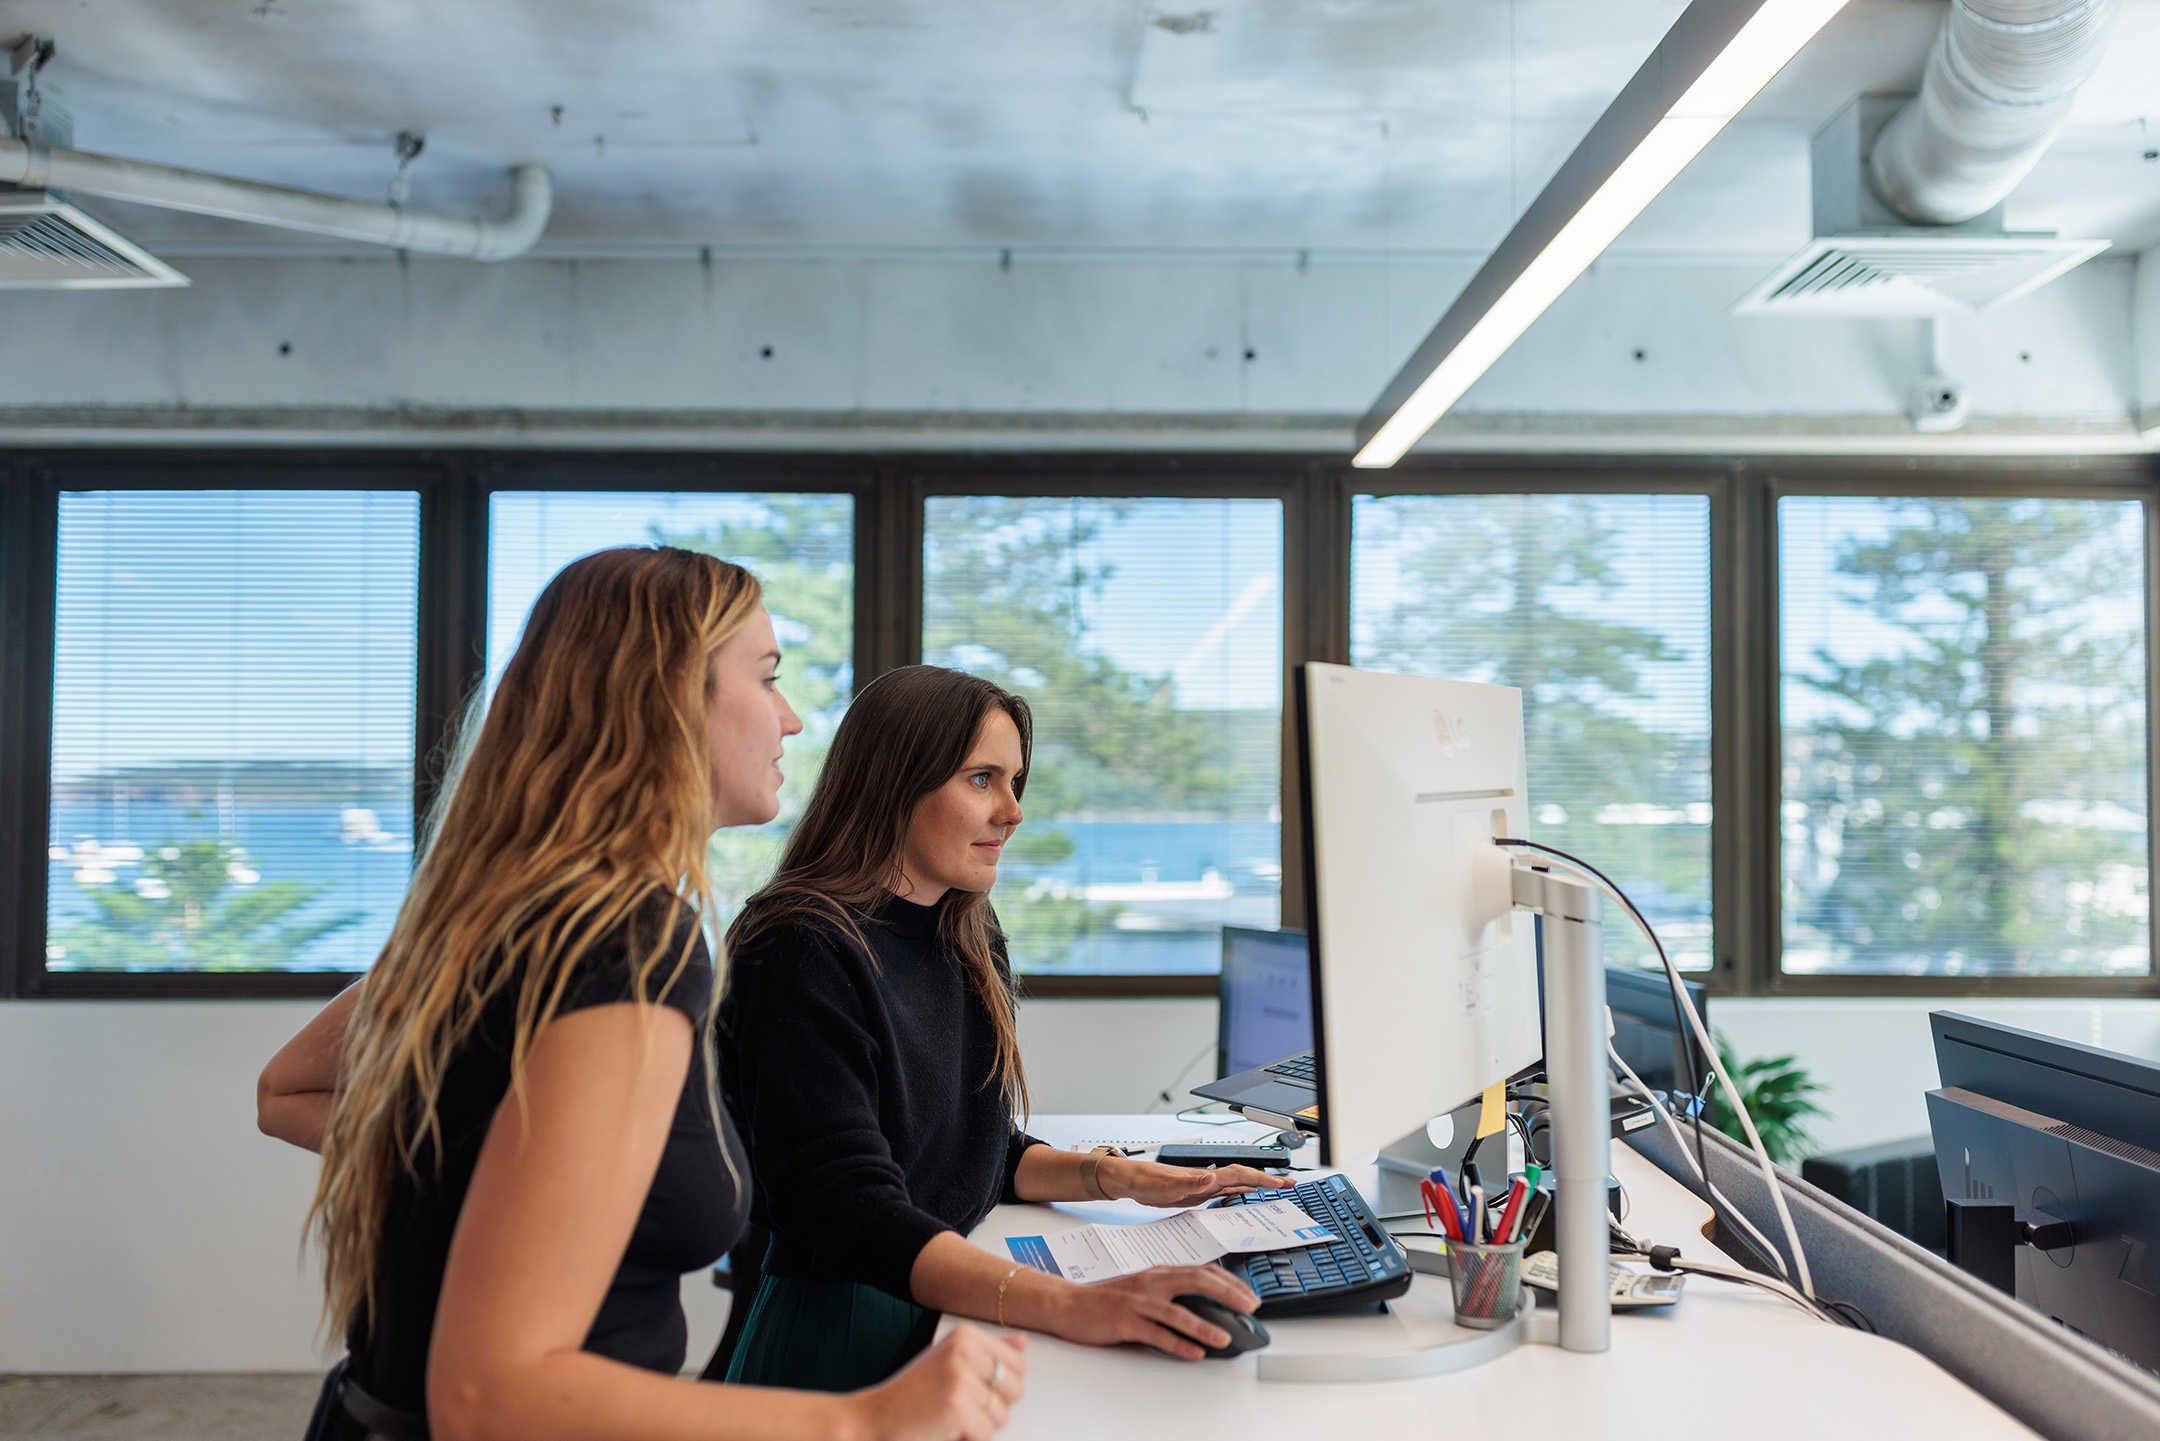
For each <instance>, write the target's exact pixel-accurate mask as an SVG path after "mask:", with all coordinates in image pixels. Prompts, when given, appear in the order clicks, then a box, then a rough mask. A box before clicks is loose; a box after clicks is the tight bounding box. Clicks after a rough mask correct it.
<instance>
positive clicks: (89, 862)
mask: <svg viewBox="0 0 2160 1441" xmlns="http://www.w3.org/2000/svg"><path fill="white" fill-rule="evenodd" d="M59 512H60V513H59V549H58V557H57V560H58V594H57V616H56V621H57V644H56V649H55V653H54V666H53V685H54V693H53V704H54V710H53V735H52V742H53V744H52V806H51V812H50V828H49V837H50V841H49V846H50V849H49V870H48V885H47V901H46V920H47V927H46V935H47V944H46V964H47V967H48V968H49V969H51V970H56V971H77V970H143V971H156V970H186V971H205V970H213V971H214V970H227V971H231V970H360V969H364V968H365V967H366V966H367V965H368V964H369V963H370V962H372V961H373V960H374V957H375V954H376V952H377V950H378V949H379V948H380V947H381V945H382V942H383V939H384V938H385V936H386V935H387V934H388V932H389V928H390V923H391V921H392V919H393V918H394V917H395V915H396V912H397V907H398V904H399V901H400V900H401V898H402V897H403V895H404V892H405V885H406V879H407V873H408V869H409V866H410V863H411V858H412V855H411V853H412V765H413V743H414V742H413V737H414V712H413V685H414V674H415V668H416V649H415V646H416V614H417V612H416V598H417V564H418V556H419V529H418V526H419V501H418V497H417V496H415V495H414V494H413V493H412V492H409V491H270V490H248V491H200V490H195V491H181V490H170V491H167V490H124V491H89V492H74V493H67V494H63V495H62V496H61V497H60V503H59Z"/></svg>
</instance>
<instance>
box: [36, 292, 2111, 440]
mask: <svg viewBox="0 0 2160 1441" xmlns="http://www.w3.org/2000/svg"><path fill="white" fill-rule="evenodd" d="M1778 258H1779V257H1775V256H1769V257H1760V258H1738V259H1736V258H1731V257H1722V258H1721V257H1714V256H1713V257H1695V258H1690V257H1670V256H1668V257H1658V256H1634V257H1612V258H1608V259H1607V260H1604V261H1601V262H1600V263H1599V264H1598V265H1597V266H1596V267H1594V268H1593V269H1592V270H1591V271H1590V272H1589V273H1588V274H1586V275H1585V276H1584V277H1583V279H1582V280H1580V281H1579V282H1577V284H1576V285H1575V286H1574V287H1573V288H1572V289H1571V290H1570V291H1569V292H1568V293H1567V294H1566V295H1565V296H1563V297H1562V298H1561V300H1560V302H1559V303H1558V304H1557V305H1555V306H1554V308H1553V310H1552V311H1551V313H1550V314H1548V315H1547V316H1546V317H1545V318H1544V319H1542V320H1541V321H1540V322H1539V323H1538V324H1537V325H1535V326H1534V327H1533V328H1532V329H1531V330H1530V332H1529V333H1528V334H1527V335H1526V336H1525V337H1524V339H1523V340H1522V341H1521V342H1520V343H1519V344H1518V345H1517V346H1516V347H1515V348H1514V349H1513V350H1512V351H1510V352H1509V354H1508V355H1506V356H1505V357H1503V358H1502V360H1501V361H1500V362H1499V364H1497V365H1496V366H1495V367H1494V368H1493V370H1492V372H1491V373H1490V374H1489V375H1488V376H1487V377H1486V378H1485V379H1484V380H1482V381H1480V382H1479V383H1478V385H1477V386H1475V387H1474V388H1473V389H1472V390H1471V392H1470V393H1469V395H1468V396H1467V397H1466V399H1465V401H1464V403H1463V405H1462V406H1461V407H1460V409H1459V411H1458V412H1457V413H1456V414H1455V415H1453V416H1451V417H1449V418H1448V420H1447V421H1445V422H1444V423H1443V426H1442V428H1441V431H1440V432H1439V433H1438V435H1439V443H1442V444H1455V445H1458V446H1463V445H1477V446H1480V447H1491V446H1515V445H1529V444H1544V445H1547V446H1552V445H1558V444H1565V445H1568V446H1571V447H1574V448H1581V447H1582V446H1583V445H1585V444H1586V443H1602V444H1605V445H1607V446H1621V447H1635V448H1643V447H1652V448H1654V447H1657V446H1668V447H1669V446H1673V445H1676V444H1677V445H1681V446H1687V445H1690V444H1694V445H1701V444H1707V443H1710V442H1713V441H1714V442H1717V443H1719V444H1729V443H1734V442H1736V441H1741V442H1745V443H1748V444H1753V445H1758V446H1760V445H1775V446H1779V447H1782V448H1785V449H1795V448H1798V449H1805V448H1809V447H1811V446H1820V445H1824V444H1830V443H1839V442H1842V443H1845V444H1851V443H1853V442H1854V441H1856V440H1863V441H1866V442H1868V443H1869V444H1871V445H1873V446H1875V447H1876V448H1882V447H1883V446H1884V445H1892V446H1895V445H1898V444H1908V443H1910V444H1919V443H1920V442H1919V441H1918V440H1916V439H1915V437H1913V436H1912V435H1911V434H1910V431H1909V427H1908V426H1907V424H1906V422H1905V420H1904V418H1903V417H1904V410H1905V406H1906V403H1907V397H1908V394H1909V392H1910V390H1911V388H1912V385H1913V383H1914V382H1915V380H1916V379H1917V378H1918V376H1919V374H1920V373H1921V370H1922V368H1923V365H1924V361H1925V356H1924V353H1923V330H1922V326H1921V323H1920V322H1918V321H1911V320H1783V319H1779V320H1771V319H1760V318H1735V317H1733V316H1731V315H1730V314H1728V309H1727V308H1728V306H1729V305H1730V303H1731V302H1732V301H1733V300H1734V299H1735V298H1737V297H1738V296H1739V295H1740V294H1741V293H1742V292H1744V291H1745V290H1746V289H1747V288H1748V287H1749V286H1750V285H1751V284H1753V283H1754V282H1755V281H1756V280H1757V279H1759V278H1760V277H1761V276H1762V275H1763V274H1764V273H1765V272H1766V271H1767V270H1768V269H1769V268H1770V266H1771V265H1772V264H1773V263H1774V261H1775V260H1776V259H1778ZM1472 267H1473V258H1471V257H1459V256H1446V255H1423V256H1418V255H1412V256H1401V257H1392V258H1390V257H1376V256H1371V255H1351V254H1325V253H1323V254H1319V255H1313V256H1308V257H1306V258H1305V260H1304V261H1302V262H1301V261H1300V260H1299V258H1298V256H1297V255H1296V254H1295V253H1292V252H1280V253H1252V254H1236V255H1219V254H1198V253H1196V254H1191V255H1182V256H1181V255H1177V254H1174V253H1171V254H1166V253H1158V252H1149V253H1139V254H1129V255H1118V254H1108V255H1095V256H1084V255H1082V256H1076V255H1071V254H1056V253H1053V254H1048V255H1030V254H1026V253H1022V254H1021V255H1019V256H1017V257H1015V258H1014V260H1013V261H1012V263H1011V265H1010V267H1009V268H1007V267H1005V266H1003V265H1001V263H1000V261H999V259H998V257H997V255H996V253H995V252H976V253H932V254H927V255H925V254H919V253H916V254H911V253H907V252H897V253H884V254H879V253H860V254H857V253H832V254H824V253H819V252H806V253H803V254H798V255H792V256H791V255H787V254H784V253H773V254H766V253H758V254H753V255H750V256H730V255H725V254H721V255H717V256H716V257H715V258H714V259H713V260H712V261H711V262H710V263H701V262H700V261H699V260H697V259H695V258H683V259H638V260H628V259H604V258H596V259H580V260H571V259H561V260H529V261H520V262H512V263H507V264H503V265H496V266H483V265H473V264H466V263H459V262H454V261H446V260H427V259H415V260H413V261H411V262H410V263H409V264H404V263H400V262H398V261H397V260H395V259H394V258H388V257H375V258H354V259H301V258H284V259H242V258H232V257H196V258H192V259H189V260H188V262H187V268H188V270H189V271H190V272H191V273H192V275H193V276H194V280H195V284H194V285H193V287H192V288H190V289H186V290H157V291H104V292H72V293H52V292H42V293H40V292H14V293H0V333H4V334H5V335H6V336H7V344H6V345H5V346H4V347H0V438H6V437H10V436H12V437H36V436H53V435H60V436H73V437H75V438H79V439H92V440H94V439H105V438H109V437H110V435H111V434H113V433H116V432H117V433H121V434H125V433H130V432H135V433H140V432H142V431H143V430H144V429H145V428H148V429H149V430H150V431H152V432H158V433H161V431H179V432H201V431H205V430H208V431H212V432H218V433H226V432H230V433H235V434H239V435H243V436H248V435H254V436H258V437H259V436H261V435H263V434H264V433H266V432H267V433H269V434H272V435H285V434H289V433H292V432H294V431H298V432H301V433H308V434H317V435H320V434H323V433H329V434H336V435H357V436H367V437H373V438H377V439H396V438H398V437H400V436H408V437H419V438H427V439H432V440H446V439H447V440H451V441H457V440H484V441H488V442H490V443H517V442H518V441H519V440H521V439H525V440H530V439H533V438H536V437H548V436H552V437H557V438H560V437H561V436H563V435H565V434H569V435H571V436H572V437H576V436H580V435H589V436H593V437H599V438H605V437H607V436H610V435H613V436H616V437H618V438H620V437H623V436H628V437H630V438H631V439H632V440H636V441H642V442H646V443H661V444H665V443H674V444H773V443H788V442H789V441H790V440H791V439H792V440H795V441H798V442H800V441H801V440H802V438H803V436H804V434H806V433H807V434H808V435H809V436H810V437H811V441H812V442H813V443H823V444H826V445H832V444H836V443H847V442H848V440H849V439H850V438H851V437H852V439H853V440H854V441H855V442H856V443H864V442H865V440H866V439H867V442H868V443H881V442H891V441H893V440H894V439H895V437H897V438H898V439H899V440H901V441H904V440H905V439H906V438H907V436H908V435H909V434H911V433H912V434H915V435H917V436H921V435H922V434H923V433H924V432H928V433H929V434H928V439H929V440H934V441H936V442H937V443H945V444H950V443H953V440H952V438H953V436H955V435H957V436H960V437H963V438H965V437H967V436H970V435H973V436H977V437H980V436H981V435H982V434H983V433H984V430H985V427H986V426H987V427H988V428H989V429H991V430H997V429H998V428H999V427H1002V428H1003V432H1004V433H1005V435H1006V439H1005V441H1004V443H1007V444H1013V443H1025V444H1030V445H1034V446H1046V445H1071V444H1076V443H1077V444H1100V443H1102V441H1103V438H1104V436H1105V435H1106V434H1107V435H1109V436H1111V437H1113V438H1114V437H1115V435H1116V434H1118V433H1119V432H1121V431H1125V432H1136V433H1138V434H1139V435H1140V437H1141V440H1142V442H1143V443H1161V436H1162V433H1163V430H1164V428H1165V427H1168V428H1169V429H1170V430H1171V431H1173V432H1175V431H1177V430H1179V428H1180V427H1182V428H1183V430H1184V431H1185V432H1187V433H1189V434H1192V435H1196V436H1197V435H1201V434H1212V435H1214V436H1215V440H1216V443H1218V444H1221V443H1243V444H1253V443H1259V444H1267V443H1271V440H1270V438H1271V437H1273V438H1274V440H1273V443H1282V437H1283V436H1284V435H1288V436H1289V437H1290V439H1291V440H1293V441H1294V442H1295V443H1300V444H1305V445H1314V444H1321V443H1325V444H1327V445H1341V444H1345V443H1347V438H1348V436H1347V428H1348V425H1349V424H1350V422H1351V421H1353V420H1354V419H1355V418H1356V417H1357V416H1358V415H1359V414H1361V413H1362V412H1363V411H1364V409H1365V407H1366V406H1367V405H1368V404H1369V403H1370V402H1371V400H1372V398H1373V397H1374V395H1375V394H1376V393H1377V391H1378V390H1379V388H1380V386H1381V384H1382V383H1383V382H1384V381H1385V380H1386V379H1387V378H1388V377H1389V376H1390V375H1391V374H1392V373H1393V372H1394V370H1395V368H1396V367H1397V366H1398V365H1399V364H1400V363H1401V362H1402V360H1403V358H1404V356H1405V355H1406V354H1407V353H1408V352H1409V350H1410V349H1411V348H1412V347H1413V346H1414V345H1415V344H1416V342H1417V341H1418V340H1419V339H1420V338H1421V337H1422V335H1423V333H1424V331H1425V330H1426V329H1427V327H1429V326H1430V325H1431V324H1432V323H1433V321H1434V320H1435V319H1437V317H1438V316H1439V314H1440V312H1441V311H1442V310H1443V309H1444V308H1445V305H1446V303H1447V301H1448V300H1449V299H1450V298H1451V297H1452V295H1453V293H1454V291H1455V290H1456V289H1457V288H1458V287H1459V286H1460V285H1461V284H1462V283H1463V281H1464V280H1466V279H1467V278H1468V276H1469V274H1470V273H1471V270H1472ZM2134 274H2135V266H2134V264H2133V262H2132V261H2131V260H2129V259H2128V258H2119V259H2118V258H2109V257H2103V258H2101V259H2098V260H2095V261H2093V262H2091V263H2089V264H2087V265H2085V266H2083V267H2081V268H2079V269H2078V270H2076V271H2073V272H2072V273H2071V274H2070V275H2068V276H2066V277H2064V278H2063V279H2061V280H2059V281H2057V282H2055V283H2054V284H2052V285H2049V286H2047V287H2045V288H2043V289H2042V290H2040V291H2039V292H2037V293H2035V294H2034V295H2032V296H2029V297H2027V298H2025V299H2024V300H2021V301H2018V302H2016V303H2014V304H2012V305H2009V306H2005V307H2003V308H2002V309H2001V310H1999V311H1997V312H1994V313H1991V314H1989V315H1986V316H1977V317H1966V318H1962V319H1959V320H1954V321H1947V322H1945V324H1944V337H1943V346H1944V355H1945V360H1946V362H1947V364H1948V366H1949V368H1950V369H1951V370H1952V371H1953V372H1954V373H1955V374H1957V375H1959V376H1960V377H1961V378H1963V379H1964V380H1965V381H1966V382H1967V385H1968V387H1969V390H1970V393H1971V396H1972V404H1973V410H1974V415H1975V419H1974V421H1973V423H1972V424H1971V426H1970V427H1968V431H1967V433H1966V434H1964V435H1963V436H1959V437H1952V438H1951V439H1950V440H1949V441H1947V442H1944V441H1937V440H1928V441H1926V442H1925V443H1926V444H1927V445H1929V446H1937V447H1939V446H1941V445H1951V446H1957V445H1968V446H1969V445H1977V444H1982V443H1986V444H1990V445H1994V446H1997V447H2001V446H2009V447H2011V448H2018V447H2021V446H2023V447H2031V446H2037V445H2043V444H2044V445H2046V446H2048V447H2050V448H2057V449H2060V448H2063V447H2066V446H2067V447H2070V448H2091V447H2094V446H2115V447H2120V446H2122V445H2124V444H2126V443H2131V440H2130V438H2131V437H2132V431H2131V429H2130V423H2129V416H2130V412H2131V409H2132V402H2133V391H2134V386H2135V384H2136V380H2135V377H2134V366H2133V361H2132V339H2131V321H2130V316H2131V308H2132V306H2131V302H2132V293H2131V292H2132V283H2133V276H2134ZM767 347H770V348H771V350H772V355H771V357H770V358H769V359H768V358H766V357H765V356H764V354H763V352H764V350H765V349H766V348H767ZM1637 351H1640V352H1641V353H1642V358H1641V359H1640V360H1638V359H1636V358H1635V356H1636V352H1637ZM1248 352H1250V353H1251V356H1252V358H1251V359H1249V360H1248V359H1247V358H1246V355H1247V353H1248ZM865 426H868V427H870V432H871V433H870V434H869V435H868V436H867V437H865V436H864V435H863V434H862V428H863V427H865ZM881 427H882V428H881Z"/></svg>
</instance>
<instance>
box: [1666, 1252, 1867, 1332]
mask: <svg viewBox="0 0 2160 1441" xmlns="http://www.w3.org/2000/svg"><path fill="white" fill-rule="evenodd" d="M1672 1268H1673V1269H1674V1270H1675V1271H1678V1272H1680V1273H1681V1274H1683V1275H1688V1276H1708V1277H1710V1278H1712V1279H1713V1280H1718V1281H1736V1282H1738V1283H1739V1284H1741V1285H1743V1286H1760V1287H1762V1288H1763V1289H1764V1290H1765V1291H1768V1292H1770V1293H1771V1294H1772V1295H1775V1296H1782V1297H1784V1298H1785V1299H1786V1300H1788V1301H1790V1302H1792V1303H1793V1304H1794V1305H1795V1306H1798V1307H1799V1308H1800V1309H1801V1310H1803V1311H1805V1312H1807V1313H1808V1314H1809V1315H1810V1316H1813V1317H1814V1318H1815V1319H1816V1320H1818V1321H1828V1320H1830V1317H1828V1316H1825V1315H1824V1314H1823V1311H1822V1307H1820V1306H1819V1305H1816V1304H1815V1303H1813V1302H1811V1301H1809V1300H1808V1298H1807V1297H1805V1296H1803V1295H1801V1294H1800V1293H1799V1292H1798V1291H1795V1290H1794V1289H1793V1288H1792V1287H1790V1286H1788V1285H1786V1284H1785V1283H1784V1282H1783V1281H1780V1280H1779V1279H1778V1278H1777V1277H1775V1276H1765V1275H1763V1274H1762V1273H1760V1272H1758V1271H1745V1270H1742V1269H1741V1268H1740V1267H1738V1266H1720V1265H1717V1264H1716V1263H1714V1262H1709V1261H1690V1260H1688V1259H1686V1258H1685V1257H1683V1256H1675V1257H1673V1259H1672Z"/></svg>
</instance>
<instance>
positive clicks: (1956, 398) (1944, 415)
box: [1909, 370, 1965, 431]
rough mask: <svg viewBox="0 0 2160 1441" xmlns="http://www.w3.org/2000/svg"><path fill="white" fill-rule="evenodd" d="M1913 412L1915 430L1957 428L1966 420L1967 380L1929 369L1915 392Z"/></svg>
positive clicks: (1911, 413)
mask: <svg viewBox="0 0 2160 1441" xmlns="http://www.w3.org/2000/svg"><path fill="white" fill-rule="evenodd" d="M1909 414H1910V415H1911V416H1912V423H1913V429H1914V430H1927V431H1942V430H1956V429H1957V428H1959V427H1960V426H1962V425H1964V423H1965V382H1964V381H1962V380H1957V379H1953V378H1952V377H1950V376H1947V375H1944V374H1943V373H1942V372H1941V371H1939V370H1935V371H1930V372H1928V374H1926V375H1924V376H1922V377H1921V378H1920V384H1919V386H1918V388H1917V389H1915V390H1914V391H1913V397H1912V409H1911V411H1910V412H1909Z"/></svg>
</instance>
